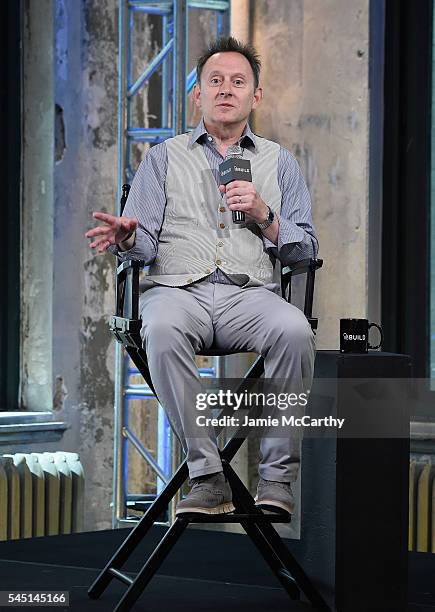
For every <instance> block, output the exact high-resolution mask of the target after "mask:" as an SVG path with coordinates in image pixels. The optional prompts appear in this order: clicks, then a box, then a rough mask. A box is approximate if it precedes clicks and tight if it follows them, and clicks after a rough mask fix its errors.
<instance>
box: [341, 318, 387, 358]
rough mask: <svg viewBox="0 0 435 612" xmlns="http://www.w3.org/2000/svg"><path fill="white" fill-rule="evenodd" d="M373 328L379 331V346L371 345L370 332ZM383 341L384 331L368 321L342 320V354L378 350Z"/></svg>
mask: <svg viewBox="0 0 435 612" xmlns="http://www.w3.org/2000/svg"><path fill="white" fill-rule="evenodd" d="M372 327H376V328H377V329H378V330H379V333H380V335H381V339H380V341H379V344H377V345H376V346H372V345H371V344H370V343H369V331H370V329H371V328H372ZM382 341H383V334H382V329H381V328H380V326H379V325H377V324H376V323H369V322H368V321H367V319H340V353H367V352H368V350H369V349H378V348H379V347H380V346H381V344H382Z"/></svg>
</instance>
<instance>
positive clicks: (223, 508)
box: [175, 502, 236, 516]
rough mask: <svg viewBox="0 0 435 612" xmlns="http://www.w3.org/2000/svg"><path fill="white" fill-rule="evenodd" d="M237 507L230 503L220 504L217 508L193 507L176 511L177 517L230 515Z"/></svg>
mask: <svg viewBox="0 0 435 612" xmlns="http://www.w3.org/2000/svg"><path fill="white" fill-rule="evenodd" d="M235 509H236V508H235V506H234V505H233V504H232V503H231V502H229V503H226V504H220V505H219V506H215V507H214V508H201V507H199V506H198V507H196V506H192V507H191V508H180V510H176V511H175V516H177V515H178V514H186V513H189V514H228V513H229V512H234V510H235Z"/></svg>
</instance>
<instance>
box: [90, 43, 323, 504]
mask: <svg viewBox="0 0 435 612" xmlns="http://www.w3.org/2000/svg"><path fill="white" fill-rule="evenodd" d="M259 73H260V59H259V57H258V54H257V52H256V51H255V49H253V48H252V47H251V46H250V45H244V44H241V43H239V42H238V41H236V40H235V39H233V38H224V39H220V40H218V41H216V42H215V43H213V44H212V45H211V46H210V47H209V49H208V50H207V52H206V53H205V54H204V55H203V56H202V57H201V58H200V59H199V60H198V64H197V84H196V85H195V87H194V90H193V97H194V101H195V104H196V106H197V107H198V108H200V109H201V111H202V119H201V121H200V123H199V124H198V126H197V127H196V128H195V130H194V131H193V132H191V133H187V134H181V135H179V136H176V137H175V138H169V139H168V140H166V141H165V142H162V143H160V144H158V145H156V146H154V147H152V148H150V150H149V151H148V152H147V154H146V156H145V158H144V159H143V161H142V162H141V164H140V166H139V168H138V170H137V173H136V175H135V177H134V180H133V183H132V186H131V190H130V194H129V197H128V200H127V204H126V207H125V210H124V213H123V216H121V217H117V216H113V215H110V214H105V213H102V212H95V213H94V214H93V216H94V218H95V219H98V220H100V221H102V222H103V225H101V226H99V227H95V228H93V229H91V230H89V231H88V232H87V233H86V236H87V237H88V238H92V239H93V242H92V243H91V245H90V246H91V247H92V248H93V249H96V250H97V251H98V252H100V253H101V252H104V251H106V250H107V249H109V250H110V251H111V252H112V253H114V254H116V255H117V256H119V257H121V258H122V259H141V260H144V261H145V264H146V265H149V266H150V268H149V276H147V277H146V284H147V286H148V288H147V289H146V290H145V291H144V292H143V293H142V294H141V297H140V313H141V318H142V322H143V323H142V331H141V336H142V340H143V345H144V348H145V350H146V353H147V357H148V365H149V370H150V375H151V379H152V381H153V385H154V388H155V390H156V393H157V397H158V399H159V401H160V403H161V404H162V406H164V408H165V410H166V412H167V414H168V418H169V420H170V421H171V425H172V427H173V429H174V431H175V432H176V434H177V436H178V438H179V439H180V442H181V444H182V447H183V449H184V451H185V453H186V458H187V464H188V468H189V478H190V479H189V485H190V487H191V490H190V492H189V494H188V495H187V496H186V497H185V498H184V499H182V500H181V501H180V502H179V503H178V505H177V510H176V513H177V514H181V513H185V512H201V513H206V514H216V513H225V512H231V511H232V510H234V506H233V504H232V494H231V489H230V486H229V484H228V481H227V479H226V477H225V476H224V474H223V471H222V463H221V460H220V455H219V451H218V447H217V444H216V437H215V432H214V429H213V428H212V427H210V428H206V429H204V427H200V428H198V427H196V425H195V422H196V417H197V415H198V413H197V412H196V410H195V405H194V403H192V402H193V401H194V400H193V398H195V397H196V395H197V394H198V393H203V392H204V389H203V386H202V384H201V380H200V376H199V373H198V370H197V367H196V364H195V354H196V353H197V352H199V351H205V350H206V349H207V348H210V346H211V345H212V344H213V347H214V348H217V349H221V350H227V351H228V352H233V351H252V352H256V353H258V354H261V355H262V356H263V357H264V359H265V377H266V378H268V379H286V380H288V381H291V384H292V389H293V390H294V389H298V390H299V391H306V389H307V386H306V385H307V384H309V385H310V384H311V381H312V376H313V368H314V356H315V341H314V334H313V331H312V329H311V327H310V325H309V323H308V321H307V319H306V317H305V315H304V314H303V312H302V311H301V310H299V309H298V308H296V307H295V306H293V305H292V304H289V303H288V302H287V301H286V300H284V299H283V298H282V297H281V296H280V295H279V287H278V285H277V284H276V283H274V282H273V270H274V264H275V260H276V258H278V259H279V260H280V261H281V263H282V264H283V265H288V264H289V263H291V262H294V261H297V260H301V259H306V258H310V257H316V255H317V249H318V243H317V238H316V235H315V231H314V229H313V225H312V218H311V204H310V197H309V194H308V190H307V187H306V184H305V181H304V178H303V176H302V174H301V171H300V168H299V166H298V164H297V162H296V160H295V159H294V157H293V156H292V155H291V153H290V152H289V151H287V150H286V149H284V148H283V147H281V146H280V145H279V144H277V143H275V142H272V141H270V140H266V139H265V138H261V137H259V136H257V135H255V134H253V132H252V131H251V129H250V127H249V124H248V123H247V120H248V117H249V114H250V112H251V110H252V109H255V108H257V106H258V105H259V104H260V102H261V100H262V97H263V90H262V88H261V87H260V86H259ZM272 104H273V100H272ZM231 145H239V147H240V148H241V155H242V157H243V158H245V159H249V160H250V163H251V171H252V182H248V181H243V180H235V181H233V182H231V183H229V184H228V185H226V186H223V185H220V178H219V165H220V164H221V163H222V162H223V160H224V159H225V157H226V155H227V151H228V148H229V147H230V146H231ZM232 211H243V212H244V213H245V223H241V224H240V223H239V224H237V223H234V222H233V220H232ZM260 451H261V461H260V464H259V468H258V470H259V476H260V478H259V483H258V488H257V496H256V498H255V500H256V504H257V505H258V506H260V507H264V508H267V509H269V510H270V509H272V510H276V511H279V512H281V511H283V510H284V511H286V512H288V513H290V514H291V513H293V511H294V498H293V493H292V489H291V483H292V482H294V481H295V480H296V478H297V475H298V469H299V465H300V441H297V440H295V439H294V438H292V437H290V436H289V437H273V431H271V430H269V431H266V432H265V434H264V435H263V437H262V440H261V445H260Z"/></svg>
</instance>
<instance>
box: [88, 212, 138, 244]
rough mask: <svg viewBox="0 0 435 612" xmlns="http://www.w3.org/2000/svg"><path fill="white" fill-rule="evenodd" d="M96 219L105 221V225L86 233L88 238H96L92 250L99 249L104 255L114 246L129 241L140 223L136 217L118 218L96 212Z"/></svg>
mask: <svg viewBox="0 0 435 612" xmlns="http://www.w3.org/2000/svg"><path fill="white" fill-rule="evenodd" d="M92 216H93V217H94V219H98V220H99V221H103V223H104V225H99V226H98V227H94V228H93V229H90V230H88V231H87V232H86V234H85V236H86V238H96V239H95V240H94V241H93V242H91V244H90V245H89V246H90V247H91V248H92V249H97V251H98V252H99V253H103V252H104V251H106V250H107V248H108V247H109V246H111V245H113V244H120V243H121V242H124V241H125V240H127V239H128V238H129V237H130V236H131V235H132V234H133V233H134V232H135V231H136V229H137V226H138V221H137V219H135V218H134V217H116V216H115V215H109V214H107V213H103V212H94V213H93V214H92Z"/></svg>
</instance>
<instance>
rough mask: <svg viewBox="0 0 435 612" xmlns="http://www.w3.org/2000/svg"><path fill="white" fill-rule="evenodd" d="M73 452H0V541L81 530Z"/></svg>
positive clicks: (80, 485)
mask: <svg viewBox="0 0 435 612" xmlns="http://www.w3.org/2000/svg"><path fill="white" fill-rule="evenodd" d="M84 488H85V479H84V473H83V468H82V465H81V463H80V459H79V456H78V455H77V453H66V452H62V451H59V452H56V453H30V454H24V453H16V454H15V455H0V541H1V540H16V539H18V538H31V537H36V536H44V535H56V534H62V533H75V532H77V531H83V510H84Z"/></svg>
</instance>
